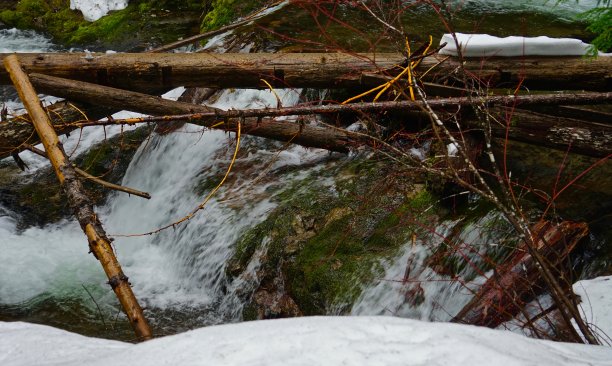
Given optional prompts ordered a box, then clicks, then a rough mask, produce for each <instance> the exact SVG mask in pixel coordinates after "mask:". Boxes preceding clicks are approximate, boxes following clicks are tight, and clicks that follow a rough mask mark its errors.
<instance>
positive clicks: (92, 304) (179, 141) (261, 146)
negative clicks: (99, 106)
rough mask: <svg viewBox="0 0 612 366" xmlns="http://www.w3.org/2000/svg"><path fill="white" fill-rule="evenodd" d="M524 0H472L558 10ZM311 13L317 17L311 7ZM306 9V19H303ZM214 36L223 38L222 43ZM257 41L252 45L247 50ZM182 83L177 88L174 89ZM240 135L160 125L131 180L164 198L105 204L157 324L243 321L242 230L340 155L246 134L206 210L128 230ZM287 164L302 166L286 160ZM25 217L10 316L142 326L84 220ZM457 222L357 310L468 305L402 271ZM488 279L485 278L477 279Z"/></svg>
mask: <svg viewBox="0 0 612 366" xmlns="http://www.w3.org/2000/svg"><path fill="white" fill-rule="evenodd" d="M518 3H522V2H521V1H489V2H484V1H465V2H464V7H465V9H468V10H469V12H470V14H472V15H471V16H478V14H481V13H484V12H486V11H490V10H491V9H493V10H495V15H494V17H501V16H502V15H503V14H506V15H505V16H506V17H507V16H508V15H507V14H515V13H516V12H517V11H519V10H520V11H521V12H525V11H526V10H529V11H532V10H534V9H535V10H538V11H541V12H545V13H548V12H550V9H551V7H550V6H549V5H548V3H550V2H548V3H545V2H536V3H537V4H536V5H530V6H526V5H517V4H518ZM592 3H594V2H593V1H591V2H588V1H581V5H580V6H566V5H564V6H562V7H559V8H556V9H555V10H554V11H555V12H557V13H558V16H557V17H551V16H550V14H549V13H548V15H546V16H545V17H546V19H549V20H551V25H550V28H551V32H552V33H558V32H560V28H562V27H561V26H560V24H565V25H567V24H571V26H568V29H566V30H565V33H564V35H571V34H572V33H574V32H579V30H580V29H581V27H582V26H581V25H576V24H572V23H567V21H566V20H563V19H561V20H559V18H566V17H570V16H571V15H572V14H575V12H576V10H581V9H582V8H581V7H588V6H591V5H592ZM300 11H303V9H299V8H295V9H287V10H286V11H283V12H279V13H277V14H272V16H271V17H272V18H266V19H264V20H262V22H264V24H269V23H270V22H272V21H273V20H274V21H276V23H275V24H276V26H277V27H278V28H277V29H278V30H286V34H292V32H299V30H298V29H296V28H293V29H292V30H288V28H287V27H289V24H288V23H290V19H288V18H287V16H288V15H287V14H293V13H295V12H300ZM300 16H301V17H307V14H305V13H302V14H301V15H300ZM301 17H298V18H299V19H303V18H301ZM270 19H272V20H270ZM301 21H303V20H301ZM266 22H268V23H266ZM495 29H497V28H495V27H493V30H495ZM483 30H486V29H483ZM221 38H222V37H221ZM219 42H222V40H220V41H219ZM209 46H210V47H221V48H223V45H222V44H220V43H219V44H209ZM248 48H250V45H245V46H244V48H243V49H244V50H246V49H248ZM56 50H59V48H57V47H56V46H54V45H53V44H52V42H51V41H50V40H49V39H47V38H45V37H43V36H41V35H39V34H36V33H33V32H24V31H18V30H0V52H13V51H14V52H38V51H56ZM277 92H278V93H279V94H280V97H281V100H282V104H283V105H284V106H289V105H292V104H295V103H297V102H298V101H299V100H300V98H301V90H277ZM178 94H179V93H177V92H175V93H172V95H171V96H173V97H176V96H177V95H178ZM0 96H2V98H3V99H4V101H3V102H4V103H7V104H8V106H9V107H10V108H11V109H12V110H18V109H19V108H20V105H19V103H18V101H16V100H15V96H14V94H12V93H11V92H10V91H9V90H8V89H3V91H2V94H1V95H0ZM171 96H169V97H171ZM51 101H52V99H47V100H46V101H45V102H46V103H50V102H51ZM276 103H277V101H276V98H275V96H274V95H273V94H272V93H270V92H269V91H255V90H226V91H222V92H220V93H219V95H218V96H217V98H216V101H215V102H214V103H213V104H212V105H213V106H215V107H219V108H223V109H228V108H263V107H266V106H275V105H276ZM123 115H125V114H123ZM119 132H120V129H119V128H115V129H112V128H111V129H108V128H107V129H106V131H104V130H102V129H90V130H88V131H86V133H85V134H84V135H83V136H81V137H80V139H79V136H72V137H70V138H65V145H66V148H67V149H68V150H72V149H77V153H78V152H79V151H85V150H86V149H87V148H88V147H89V146H92V145H93V144H95V143H97V142H99V141H102V140H103V139H104V138H105V137H109V136H111V135H113V134H116V133H119ZM77 140H78V143H77ZM235 143H236V136H235V135H234V134H225V133H223V132H218V131H203V130H202V129H200V128H196V127H193V126H190V125H186V126H185V127H183V128H181V129H180V130H178V131H177V132H175V133H173V134H170V135H165V136H159V135H156V134H153V135H151V137H150V138H149V139H148V140H147V141H145V142H144V143H143V144H142V146H140V148H139V150H138V151H137V153H136V154H135V156H134V158H133V160H132V162H131V164H130V165H129V168H128V169H127V172H126V174H125V177H124V179H123V182H122V184H123V185H125V186H129V187H133V188H136V189H139V190H143V191H147V192H149V193H150V194H151V195H152V197H153V198H152V199H151V200H143V199H139V198H136V197H129V196H127V195H125V194H119V193H112V194H111V196H110V198H109V200H108V202H107V204H106V205H104V206H103V207H98V212H99V215H100V217H101V218H102V221H103V223H104V225H105V228H106V229H107V231H108V232H109V233H111V236H113V237H115V238H116V240H115V243H114V245H115V248H116V250H117V255H118V258H119V260H120V262H121V263H122V265H123V267H124V271H125V273H126V274H127V275H128V276H129V277H130V280H131V282H132V284H133V287H134V291H135V293H136V296H137V297H138V298H139V299H140V300H141V301H142V303H143V304H144V306H145V308H146V312H147V316H148V317H149V318H150V319H151V322H152V324H153V326H154V328H155V331H156V333H157V334H168V333H176V332H179V331H182V330H185V329H189V328H193V327H198V326H203V325H207V324H215V323H220V322H233V321H239V320H240V319H241V315H240V314H241V306H242V304H241V302H240V301H239V300H238V297H237V296H236V294H235V293H234V291H235V290H236V289H239V288H240V284H239V283H232V282H231V281H230V280H229V279H228V278H227V277H226V275H225V269H226V266H227V261H228V259H229V258H230V257H231V255H232V253H233V250H234V244H235V243H236V241H237V239H238V238H239V236H240V235H241V234H242V233H243V232H244V231H245V230H246V229H247V228H249V227H252V226H253V225H256V224H257V223H260V222H262V221H263V220H265V218H266V217H267V215H268V214H269V212H270V211H271V210H272V209H273V208H274V207H275V206H276V205H277V201H275V200H274V197H275V195H277V194H278V193H280V192H281V191H282V188H283V186H288V185H290V184H291V183H293V182H299V181H300V180H303V179H305V178H307V177H309V176H311V175H315V176H316V174H317V173H318V171H320V169H323V168H324V167H325V166H326V165H328V164H334V161H336V159H338V158H337V157H335V156H330V154H329V153H327V152H326V151H322V150H316V149H309V150H306V149H304V148H301V147H297V146H290V147H283V145H282V144H277V143H271V142H268V141H264V140H262V139H258V138H252V137H246V138H245V137H244V136H243V139H242V143H241V150H240V154H239V157H238V160H237V169H236V170H235V172H234V173H233V174H234V176H233V179H232V182H231V183H228V184H226V185H224V186H223V187H222V189H221V190H220V192H219V194H218V195H216V196H215V197H214V198H213V199H212V200H211V201H210V202H209V203H208V204H207V205H206V206H205V209H204V210H202V211H200V212H199V213H198V214H196V215H195V217H194V218H193V219H191V220H190V221H189V222H188V223H187V224H183V225H179V226H177V227H176V228H175V229H169V230H165V231H163V232H161V233H160V234H157V235H153V236H150V235H144V236H135V237H133V236H132V237H123V236H122V235H125V234H130V235H133V234H138V233H146V232H148V231H151V230H155V229H156V228H158V227H161V226H164V225H167V224H170V223H172V222H173V221H176V220H178V219H179V218H181V217H183V216H184V215H186V214H188V213H189V212H191V210H193V209H194V208H195V207H196V206H197V205H198V204H199V202H200V201H201V200H202V199H203V194H202V189H201V188H199V187H201V186H205V187H210V186H211V184H212V185H213V186H214V185H215V183H216V182H218V181H219V179H220V178H221V177H222V176H223V174H224V172H225V170H226V169H227V166H228V164H229V163H230V160H231V156H232V153H233V151H234V148H235ZM21 155H22V157H23V158H24V160H26V161H27V162H28V163H29V165H30V166H31V170H30V171H29V172H24V173H21V175H22V177H23V179H24V180H27V179H32V177H33V171H36V170H37V169H40V168H42V167H44V166H45V165H46V162H45V161H44V160H42V159H40V158H37V157H34V156H32V155H30V154H26V153H22V154H21ZM4 163H7V161H6V160H5V161H4ZM288 167H290V168H292V169H286V168H288ZM262 172H264V173H266V174H261V173H262ZM330 189H333V187H331V188H330ZM205 192H207V191H205ZM204 195H205V194H204ZM18 219H19V218H18V217H16V216H15V215H14V214H13V213H12V212H10V211H9V210H7V209H6V208H3V207H0V263H2V270H1V271H0V320H3V319H4V320H16V319H21V320H28V321H34V322H42V323H47V324H51V325H54V326H58V327H62V328H67V329H70V330H75V331H78V332H81V333H84V334H92V335H94V334H95V335H98V336H106V337H111V338H120V339H129V338H130V337H131V335H130V331H129V330H128V329H126V326H125V323H126V322H125V321H123V314H122V313H121V312H120V311H119V310H118V306H117V303H116V299H115V297H114V294H113V293H112V291H110V289H109V287H108V285H107V284H106V280H105V276H104V273H103V272H102V270H101V268H100V266H99V264H98V263H97V261H96V260H95V259H94V258H93V256H91V255H89V254H87V251H88V248H87V243H86V240H85V238H84V236H83V234H82V232H81V230H80V228H79V227H78V225H77V223H76V222H74V221H73V220H67V221H62V222H59V223H52V224H49V225H47V226H44V227H30V228H28V229H26V230H23V231H20V230H17V220H18ZM452 225H453V222H444V223H441V224H440V227H439V230H437V231H438V232H439V234H440V235H436V236H432V237H431V238H421V239H420V240H421V241H420V242H418V243H417V244H416V245H412V244H411V243H407V245H406V247H405V249H404V250H402V253H400V255H399V256H398V257H397V258H396V259H393V260H390V261H385V262H384V263H383V265H384V267H385V268H386V270H385V271H386V272H385V275H384V278H385V280H382V281H377V282H376V283H372V284H368V285H367V287H366V289H365V290H364V291H363V294H362V295H361V297H360V298H359V300H358V301H357V303H356V304H355V306H354V307H353V309H352V313H353V314H389V313H391V314H395V315H398V316H406V317H414V318H421V319H428V320H448V319H449V318H450V315H449V314H452V313H454V312H456V311H458V310H459V309H460V308H461V306H462V305H463V304H464V303H465V302H467V301H468V300H469V294H466V293H465V291H463V292H462V291H461V289H460V286H459V285H457V284H456V283H453V282H450V281H447V280H446V279H445V278H444V277H443V276H441V275H438V274H436V273H434V272H433V271H431V270H428V269H426V270H424V271H423V272H422V273H421V274H420V276H421V277H420V279H422V280H424V281H425V282H424V283H425V285H423V287H424V288H423V289H422V290H423V292H424V294H425V301H423V302H422V303H421V304H419V305H418V306H408V305H406V301H405V296H406V291H407V290H406V285H405V284H402V283H399V282H397V281H393V279H397V278H401V277H402V276H403V275H404V273H405V270H406V263H411V265H412V266H413V267H414V271H417V268H421V267H423V266H422V263H423V261H424V259H425V256H426V248H429V247H431V246H432V245H435V243H436V241H439V238H440V236H445V234H444V233H445V232H448V230H449V228H451V227H452ZM484 226H486V222H482V223H480V225H476V226H475V227H474V226H472V227H467V228H465V229H464V231H463V232H461V233H458V234H456V235H458V238H459V239H458V240H462V241H465V242H477V241H479V242H480V244H481V245H482V246H487V245H489V244H491V243H493V242H496V241H497V240H499V237H495V236H491V237H487V235H484V234H483V233H481V232H480V231H479V230H478V228H479V227H484ZM257 265H258V263H251V264H250V269H251V270H253V271H254V270H255V269H256V268H257ZM478 281H479V280H478V279H474V283H475V284H477V283H478Z"/></svg>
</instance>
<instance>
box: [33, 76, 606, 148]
mask: <svg viewBox="0 0 612 366" xmlns="http://www.w3.org/2000/svg"><path fill="white" fill-rule="evenodd" d="M31 79H32V82H33V83H34V85H35V86H36V87H37V88H38V89H39V90H40V91H43V92H46V93H49V94H55V95H56V96H59V97H64V98H68V99H72V100H79V101H87V100H97V101H98V102H99V103H100V104H104V105H107V106H110V107H117V108H127V109H131V110H132V111H135V112H142V113H148V114H153V115H161V117H148V118H147V117H144V118H137V119H129V120H127V121H125V120H123V121H122V120H115V121H110V122H94V121H92V122H86V123H82V124H78V126H80V127H84V126H88V125H105V124H115V123H119V124H121V123H134V122H138V123H144V122H150V123H169V122H172V121H174V122H178V121H182V122H189V123H193V124H197V125H201V126H206V127H210V126H211V121H214V120H218V119H225V120H229V119H236V118H243V119H249V118H250V119H253V118H257V119H261V118H263V117H279V116H290V115H308V114H326V113H330V114H335V113H355V112H357V111H359V112H380V111H392V110H409V109H412V110H419V109H420V108H421V107H422V103H421V102H418V101H416V102H415V101H400V102H377V103H353V104H346V105H317V106H296V107H288V108H275V109H272V108H264V109H250V110H229V111H220V110H217V109H213V108H208V107H203V106H198V105H193V104H188V103H180V102H173V101H168V100H165V99H162V98H159V97H153V96H148V95H143V94H139V93H135V92H128V91H124V90H117V89H113V88H108V87H103V86H98V85H95V84H88V83H83V82H78V81H71V80H66V79H60V78H55V77H51V76H46V75H40V74H32V75H31ZM475 101H477V102H482V103H485V104H487V105H489V106H495V105H512V106H526V105H550V104H555V105H556V104H589V103H601V102H607V101H612V93H578V94H568V93H566V94H538V95H519V96H512V95H510V96H491V97H487V98H486V99H476V98H474V97H472V98H467V97H464V98H445V99H432V100H430V101H428V103H429V105H430V106H431V107H432V108H445V107H454V106H457V105H471V104H473V103H474V102H475ZM499 111H500V110H499V109H498V112H499ZM185 112H186V113H187V114H182V113H185ZM513 113H514V114H513V117H512V123H511V125H510V128H509V131H508V137H509V138H510V139H515V140H518V141H525V142H530V143H535V144H539V145H544V146H547V147H552V148H555V149H560V150H567V149H568V148H571V151H572V152H574V153H578V154H584V155H589V156H595V157H604V156H607V155H609V154H610V153H612V144H610V143H609V142H611V140H612V137H611V136H612V126H607V125H600V124H593V123H588V122H582V121H579V120H570V119H566V118H558V117H552V116H546V115H542V114H538V113H533V112H526V111H521V110H515V111H514V112H513ZM169 115H174V116H169ZM245 122H246V123H245V124H244V128H245V131H246V132H245V133H249V134H254V135H256V136H261V137H267V138H272V139H274V140H279V141H288V140H287V139H288V138H290V137H291V136H294V135H295V134H296V133H297V132H299V130H296V126H295V125H291V124H288V123H283V122H274V121H268V120H266V122H265V123H259V124H256V125H257V126H258V128H257V129H253V128H252V126H253V121H250V122H249V121H245ZM467 124H468V126H470V127H473V126H475V124H474V123H471V122H468V123H467ZM228 126H231V127H229V129H233V128H235V126H233V125H231V124H229V125H228V124H226V125H224V126H220V127H222V128H225V129H227V128H228ZM476 127H478V126H476ZM283 128H287V129H289V130H290V131H291V132H290V134H287V133H281V131H282V129H283ZM492 128H493V134H494V136H499V137H505V136H506V126H505V125H499V124H492ZM324 130H325V131H327V132H326V136H327V138H326V139H324V140H321V143H317V141H318V139H320V138H323V137H322V134H321V133H319V132H320V130H319V129H317V128H315V127H312V126H302V127H301V132H300V134H299V136H297V137H294V139H293V142H294V143H297V144H300V145H303V146H306V147H321V148H327V149H329V150H333V151H338V152H345V151H347V148H348V146H351V145H352V146H356V145H360V144H363V143H365V142H366V140H365V139H364V138H363V137H362V136H360V135H356V134H347V133H346V132H344V131H339V130H332V129H324ZM311 135H312V138H310V136H311ZM349 140H353V141H352V143H349Z"/></svg>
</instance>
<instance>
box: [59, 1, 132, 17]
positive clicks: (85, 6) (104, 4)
mask: <svg viewBox="0 0 612 366" xmlns="http://www.w3.org/2000/svg"><path fill="white" fill-rule="evenodd" d="M127 5H128V0H101V1H92V0H70V9H78V10H80V11H81V12H82V13H83V17H84V18H85V20H88V21H90V22H93V21H96V20H98V19H100V18H102V17H103V16H105V15H106V14H108V12H109V11H111V10H121V9H125V8H126V7H127Z"/></svg>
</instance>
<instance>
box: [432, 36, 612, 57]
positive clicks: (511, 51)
mask: <svg viewBox="0 0 612 366" xmlns="http://www.w3.org/2000/svg"><path fill="white" fill-rule="evenodd" d="M455 35H456V36H457V41H458V42H459V45H460V47H461V52H462V54H463V56H464V57H494V56H496V57H517V56H584V55H586V54H587V53H588V52H589V50H590V47H591V45H590V44H588V43H584V42H582V41H581V40H579V39H573V38H550V37H545V36H541V37H518V36H511V37H505V38H499V37H495V36H491V35H488V34H465V33H455ZM445 42H446V46H444V48H442V49H441V50H440V54H442V55H450V56H457V44H456V43H455V39H454V38H453V36H452V35H450V34H445V35H443V36H442V39H441V40H440V44H443V43H445ZM599 55H600V56H610V55H611V54H606V53H601V52H600V53H599Z"/></svg>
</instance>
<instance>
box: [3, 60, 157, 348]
mask: <svg viewBox="0 0 612 366" xmlns="http://www.w3.org/2000/svg"><path fill="white" fill-rule="evenodd" d="M3 62H4V65H5V67H6V69H7V71H8V72H9V73H10V76H11V79H12V80H13V84H14V85H15V88H16V89H17V92H18V94H19V97H20V98H21V101H22V102H23V104H24V105H25V107H26V109H27V110H28V112H29V114H30V116H31V118H32V123H33V124H34V127H35V129H36V132H37V133H38V135H39V136H40V139H41V141H42V143H43V145H44V146H45V150H46V153H47V156H48V158H49V161H51V164H52V165H53V168H54V170H55V173H56V175H57V178H58V180H59V182H60V184H61V186H62V188H63V190H64V192H65V193H66V196H67V198H68V203H69V205H70V207H71V209H72V210H73V212H74V215H75V217H76V218H77V220H78V221H79V224H80V225H81V229H83V232H84V233H85V234H86V236H87V239H88V241H89V247H90V249H91V251H92V253H93V254H94V256H95V257H96V258H97V259H98V260H99V261H100V263H101V264H102V267H103V268H104V272H105V273H106V275H107V277H108V283H109V284H110V286H111V287H112V289H113V291H114V292H115V294H116V295H117V298H118V299H119V302H120V303H121V306H122V307H123V310H124V311H125V313H126V314H127V317H128V319H129V321H130V324H131V325H132V327H133V328H134V331H135V333H136V335H137V336H138V338H139V339H140V340H147V339H150V338H151V337H152V335H151V330H150V328H149V325H148V324H147V320H146V319H145V317H144V315H143V313H142V309H141V307H140V305H139V304H138V301H137V300H136V297H135V296H134V293H133V292H132V288H131V287H130V283H129V282H128V278H127V276H126V275H125V274H124V273H123V271H122V269H121V265H120V264H119V262H118V261H117V258H116V257H115V253H114V251H113V248H112V246H111V244H110V240H109V238H108V237H107V236H106V233H105V231H104V229H103V227H102V223H101V222H100V220H98V218H97V216H96V213H95V212H94V210H93V204H92V203H91V201H90V200H89V197H88V196H87V194H86V193H85V191H84V189H83V186H82V185H81V182H80V181H79V180H78V178H77V173H76V172H75V170H74V168H73V166H72V164H71V163H70V160H69V159H68V156H67V155H66V152H65V151H64V149H63V147H62V144H61V143H60V142H59V139H58V136H57V134H56V132H55V130H54V129H53V127H52V125H51V122H50V121H49V118H48V116H47V113H46V112H45V110H44V109H43V108H42V106H41V105H40V100H39V99H38V95H37V93H36V91H35V90H34V87H33V86H32V84H31V83H30V81H29V79H28V76H27V74H26V73H25V72H24V71H23V70H22V69H21V65H20V63H19V59H18V58H17V56H9V57H6V58H5V59H4V60H3Z"/></svg>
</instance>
